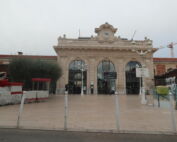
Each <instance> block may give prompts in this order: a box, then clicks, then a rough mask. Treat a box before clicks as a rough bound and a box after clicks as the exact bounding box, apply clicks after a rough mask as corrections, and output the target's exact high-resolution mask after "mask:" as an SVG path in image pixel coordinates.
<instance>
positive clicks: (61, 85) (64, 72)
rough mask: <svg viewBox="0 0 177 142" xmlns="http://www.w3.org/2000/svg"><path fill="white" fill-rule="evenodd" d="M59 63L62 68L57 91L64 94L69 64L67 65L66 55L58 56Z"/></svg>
mask: <svg viewBox="0 0 177 142" xmlns="http://www.w3.org/2000/svg"><path fill="white" fill-rule="evenodd" d="M57 62H58V63H59V65H60V66H61V69H62V75H61V78H60V79H59V80H58V81H57V93H59V94H62V93H64V90H65V84H66V77H67V65H66V58H65V57H58V61H57Z"/></svg>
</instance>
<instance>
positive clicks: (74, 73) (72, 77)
mask: <svg viewBox="0 0 177 142" xmlns="http://www.w3.org/2000/svg"><path fill="white" fill-rule="evenodd" d="M84 65H85V62H84V61H82V60H74V61H72V62H71V63H70V65H69V79H68V93H69V94H81V87H82V70H81V68H82V67H83V66H84ZM86 83H87V71H86V70H84V71H83V90H84V93H86V86H87V84H86Z"/></svg>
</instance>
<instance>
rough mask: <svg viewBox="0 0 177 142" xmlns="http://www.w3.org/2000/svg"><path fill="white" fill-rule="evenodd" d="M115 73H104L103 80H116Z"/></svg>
mask: <svg viewBox="0 0 177 142" xmlns="http://www.w3.org/2000/svg"><path fill="white" fill-rule="evenodd" d="M116 78H117V73H116V72H104V79H116Z"/></svg>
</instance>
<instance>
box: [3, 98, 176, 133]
mask: <svg viewBox="0 0 177 142" xmlns="http://www.w3.org/2000/svg"><path fill="white" fill-rule="evenodd" d="M118 98H119V99H118V100H119V108H120V113H119V116H120V117H119V118H120V120H119V124H120V130H121V131H132V132H133V131H138V132H162V133H163V132H164V133H166V132H170V131H171V130H172V123H171V115H170V111H169V108H168V107H162V108H158V107H157V106H153V105H148V104H152V98H151V97H150V96H149V97H148V100H149V102H148V104H147V105H141V104H140V98H139V96H136V95H128V96H127V95H119V96H118ZM115 108H116V107H115V96H114V95H85V96H80V95H68V118H67V128H68V130H83V131H85V130H88V131H89V130H90V131H117V127H116V115H115V112H116V109H115ZM18 111H19V105H9V106H1V107H0V127H6V128H7V127H16V125H17V116H18ZM175 113H176V112H175ZM175 115H176V119H177V113H176V114H175ZM20 127H21V128H25V129H46V130H63V129H64V95H54V96H50V98H49V99H48V100H47V101H45V102H40V103H30V104H25V105H24V110H23V113H22V118H21V122H20Z"/></svg>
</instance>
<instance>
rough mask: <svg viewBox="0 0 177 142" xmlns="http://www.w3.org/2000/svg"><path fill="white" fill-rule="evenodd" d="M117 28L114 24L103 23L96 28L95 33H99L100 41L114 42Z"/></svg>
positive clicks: (98, 38)
mask: <svg viewBox="0 0 177 142" xmlns="http://www.w3.org/2000/svg"><path fill="white" fill-rule="evenodd" d="M116 31H117V28H114V27H113V26H112V25H110V24H108V23H105V24H103V25H101V26H100V27H99V28H95V33H97V37H96V38H97V40H98V41H99V42H109V43H111V42H114V40H115V39H116V37H115V36H114V34H115V33H116Z"/></svg>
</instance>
